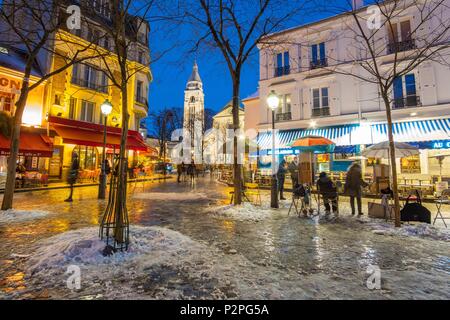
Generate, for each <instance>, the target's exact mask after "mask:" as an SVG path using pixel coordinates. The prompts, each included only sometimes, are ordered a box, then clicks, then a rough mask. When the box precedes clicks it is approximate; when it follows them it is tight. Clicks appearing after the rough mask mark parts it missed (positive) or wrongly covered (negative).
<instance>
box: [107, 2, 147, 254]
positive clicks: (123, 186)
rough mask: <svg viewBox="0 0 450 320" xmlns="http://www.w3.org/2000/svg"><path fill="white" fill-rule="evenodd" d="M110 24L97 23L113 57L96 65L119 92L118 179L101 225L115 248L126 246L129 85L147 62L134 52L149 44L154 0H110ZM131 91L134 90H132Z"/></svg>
mask: <svg viewBox="0 0 450 320" xmlns="http://www.w3.org/2000/svg"><path fill="white" fill-rule="evenodd" d="M110 6H111V7H110V9H111V23H110V24H99V25H98V28H101V29H102V30H103V31H104V32H105V36H107V37H108V38H109V39H111V41H112V46H113V52H114V59H110V58H109V57H107V56H106V57H105V56H102V57H101V58H100V60H101V61H100V62H99V64H101V66H102V70H103V71H104V72H105V74H106V76H107V77H108V78H109V80H110V81H111V83H112V85H113V86H114V87H116V88H118V89H119V90H120V93H121V103H120V104H121V112H122V117H121V129H122V130H121V138H120V151H119V156H118V163H117V165H116V169H115V170H116V172H117V179H114V182H113V184H112V188H111V189H110V195H109V199H108V205H107V208H106V210H105V213H104V216H103V220H102V224H101V227H100V234H101V237H102V238H103V237H106V239H107V245H109V241H110V240H112V241H113V247H114V249H117V248H120V249H128V244H129V225H128V210H127V169H128V160H127V152H126V151H127V149H126V148H127V138H128V129H129V122H130V113H129V108H130V106H129V94H130V92H129V87H130V86H129V84H130V83H131V80H132V79H133V76H134V75H136V74H137V73H138V72H145V71H146V70H147V69H148V68H149V63H150V61H148V62H147V63H142V61H141V63H136V62H135V61H136V60H137V59H136V54H137V53H136V51H137V46H139V44H146V45H148V33H147V32H144V33H142V32H141V30H143V29H144V30H148V29H149V25H148V19H149V14H150V11H151V9H152V8H153V1H145V2H142V1H138V0H111V1H110ZM133 94H134V93H133Z"/></svg>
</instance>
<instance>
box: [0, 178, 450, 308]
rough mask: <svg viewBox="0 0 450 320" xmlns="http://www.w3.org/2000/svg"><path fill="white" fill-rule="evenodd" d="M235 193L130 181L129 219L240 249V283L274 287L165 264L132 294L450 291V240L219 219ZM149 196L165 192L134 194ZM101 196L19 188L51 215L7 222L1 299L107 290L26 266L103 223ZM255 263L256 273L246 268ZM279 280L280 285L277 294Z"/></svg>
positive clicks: (0, 254)
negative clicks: (52, 246)
mask: <svg viewBox="0 0 450 320" xmlns="http://www.w3.org/2000/svg"><path fill="white" fill-rule="evenodd" d="M192 191H195V192H197V193H200V194H204V196H203V197H200V198H199V199H184V200H182V201H181V200H177V196H176V194H183V193H185V192H192ZM228 191H229V188H227V187H225V186H223V185H220V184H217V183H216V182H214V181H211V180H210V179H208V178H205V179H200V180H199V181H198V182H197V184H196V185H195V186H190V185H187V184H181V185H178V184H177V183H176V182H174V181H168V182H161V183H147V184H146V185H145V190H144V187H143V185H142V184H137V185H130V188H129V192H130V198H129V201H128V209H129V216H130V222H131V224H134V225H141V226H158V227H163V228H168V229H171V230H174V231H177V232H179V233H181V234H183V235H184V236H187V237H189V238H191V239H192V240H194V241H196V242H199V243H201V244H202V245H205V246H207V247H211V248H214V250H217V251H218V252H219V253H222V254H223V257H224V259H227V258H226V257H229V256H232V255H238V256H239V257H240V259H241V261H243V262H242V265H236V270H234V271H235V273H236V274H237V277H240V275H239V274H240V273H241V271H242V279H237V280H236V281H237V285H239V282H240V281H247V282H252V283H254V284H255V286H256V287H258V286H260V287H264V288H265V290H266V289H267V292H265V293H264V294H261V295H258V294H257V293H255V295H253V296H252V294H251V293H249V294H246V295H245V296H239V292H238V291H236V290H234V289H233V288H227V287H230V286H231V287H232V286H233V284H231V283H228V282H224V283H219V281H218V279H207V278H205V279H203V280H201V279H197V278H196V279H192V278H190V275H189V274H187V273H185V272H183V270H178V269H176V267H174V266H170V265H161V266H158V267H152V268H149V269H148V270H145V272H146V276H145V277H138V278H136V279H133V284H132V285H131V287H132V288H133V290H135V292H134V293H135V294H134V295H133V297H135V298H136V297H137V298H143V299H152V298H166V297H170V295H164V294H162V293H161V290H162V289H161V288H164V290H166V291H167V290H168V291H170V290H172V289H174V290H175V289H177V290H181V291H182V292H186V294H185V295H184V296H182V297H193V298H214V297H218V298H230V299H233V298H252V297H256V298H261V297H263V298H273V299H303V298H325V299H326V298H338V299H339V298H342V299H350V298H366V299H400V298H402V299H420V298H422V299H431V298H438V299H439V298H441V299H449V298H450V289H449V283H450V266H449V262H450V260H449V253H450V250H449V242H446V241H438V240H433V239H422V238H418V237H391V236H380V235H376V234H374V233H373V232H372V231H371V230H369V229H368V228H366V227H365V226H364V225H362V224H361V226H358V225H357V224H356V227H355V224H351V225H348V224H346V223H327V224H316V223H313V222H312V221H311V220H308V219H299V218H298V217H296V216H292V215H291V216H288V215H287V209H283V210H279V211H278V212H276V213H273V216H271V217H270V218H268V219H264V220H261V221H259V222H254V221H238V220H234V219H232V218H223V217H222V218H218V217H217V216H215V215H213V214H211V212H210V211H211V208H214V206H218V205H226V204H228V202H229V197H228ZM141 193H145V194H150V193H157V194H160V193H162V194H166V195H167V196H166V197H164V196H162V197H160V198H157V197H153V198H146V197H138V196H135V195H139V194H141ZM96 195H97V188H96V187H86V188H81V189H76V190H75V201H74V202H73V203H72V204H67V203H65V202H63V200H64V199H65V197H66V196H67V190H52V191H39V192H32V193H24V194H17V195H16V197H15V208H16V209H20V210H46V211H49V212H51V214H50V215H48V216H46V217H43V218H39V219H31V220H26V221H18V222H12V223H3V224H2V223H0V241H1V246H0V292H1V293H0V298H14V299H20V298H30V299H47V298H50V299H51V298H102V297H104V296H102V295H101V292H102V290H101V288H100V289H98V288H97V289H96V290H93V289H92V290H90V289H89V288H88V289H86V290H85V291H82V292H65V291H64V290H63V289H61V288H59V289H57V288H46V286H45V284H40V285H39V286H36V284H35V283H33V282H31V281H30V279H29V274H28V273H29V270H27V262H28V259H29V257H30V255H32V254H33V253H34V252H35V251H36V250H37V248H38V247H39V245H40V241H42V240H44V239H47V238H50V237H52V236H55V235H58V234H62V233H64V232H67V231H69V230H76V229H81V228H85V227H95V226H98V224H99V221H100V219H101V214H102V211H103V209H104V207H105V202H104V201H100V200H97V199H96ZM198 263H202V262H198ZM247 263H249V264H250V265H251V268H252V270H249V269H248V267H245V266H244V265H247ZM369 265H377V266H379V267H380V269H381V271H382V290H377V291H371V290H369V289H367V287H366V284H365V281H366V279H367V277H368V275H366V274H365V272H366V268H367V266H369ZM194 267H195V265H194ZM247 275H248V277H247V278H246V276H247ZM250 278H251V279H250ZM119 281H122V282H123V281H127V279H121V280H119ZM95 285H96V286H97V287H98V286H99V284H98V283H97V284H95ZM100 286H101V284H100ZM218 286H222V290H221V294H222V295H215V294H214V290H215V288H216V287H218ZM271 286H273V287H274V288H275V287H276V288H277V290H275V291H274V292H272V293H270V287H271ZM198 288H201V290H199V289H198ZM99 293H100V294H99ZM95 294H99V295H97V296H95Z"/></svg>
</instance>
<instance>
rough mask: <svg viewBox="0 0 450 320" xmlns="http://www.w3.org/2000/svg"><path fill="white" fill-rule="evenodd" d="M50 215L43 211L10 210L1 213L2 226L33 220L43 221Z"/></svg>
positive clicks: (0, 221)
mask: <svg viewBox="0 0 450 320" xmlns="http://www.w3.org/2000/svg"><path fill="white" fill-rule="evenodd" d="M49 214H50V213H49V212H47V211H41V210H15V209H10V210H6V211H0V224H1V223H5V224H7V223H12V222H22V221H27V220H33V219H41V218H44V217H46V216H48V215H49Z"/></svg>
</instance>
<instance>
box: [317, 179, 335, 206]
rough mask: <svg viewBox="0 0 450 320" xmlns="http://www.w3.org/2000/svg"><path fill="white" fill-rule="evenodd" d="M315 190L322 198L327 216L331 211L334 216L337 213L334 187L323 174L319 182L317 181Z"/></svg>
mask: <svg viewBox="0 0 450 320" xmlns="http://www.w3.org/2000/svg"><path fill="white" fill-rule="evenodd" d="M317 190H318V191H319V194H320V195H321V196H322V199H323V203H324V205H325V211H326V213H327V214H329V213H330V212H331V209H333V212H334V213H335V214H336V213H337V212H338V203H337V197H338V195H337V191H336V187H335V185H334V183H333V181H331V179H330V178H329V177H328V175H327V174H326V173H325V172H322V173H321V174H320V176H319V180H317ZM330 204H331V205H330Z"/></svg>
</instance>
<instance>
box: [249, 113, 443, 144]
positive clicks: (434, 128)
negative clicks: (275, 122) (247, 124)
mask: <svg viewBox="0 0 450 320" xmlns="http://www.w3.org/2000/svg"><path fill="white" fill-rule="evenodd" d="M387 131H388V128H387V124H386V123H383V124H363V125H359V124H356V125H355V124H351V125H342V126H333V127H325V128H318V129H298V130H285V131H278V134H277V135H276V137H275V139H276V148H277V149H285V148H289V145H290V144H291V143H292V142H294V141H295V140H297V139H299V138H302V137H305V136H309V135H313V136H320V137H324V138H327V139H330V140H332V141H333V142H334V143H335V144H336V146H338V147H342V146H356V145H372V144H376V143H379V142H383V141H386V140H388V135H387ZM393 133H394V139H395V140H396V141H398V142H424V141H438V140H447V139H450V119H434V120H420V121H408V122H397V123H394V124H393ZM258 144H259V148H260V150H269V149H271V148H272V133H271V132H266V133H262V134H260V135H259V138H258Z"/></svg>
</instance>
